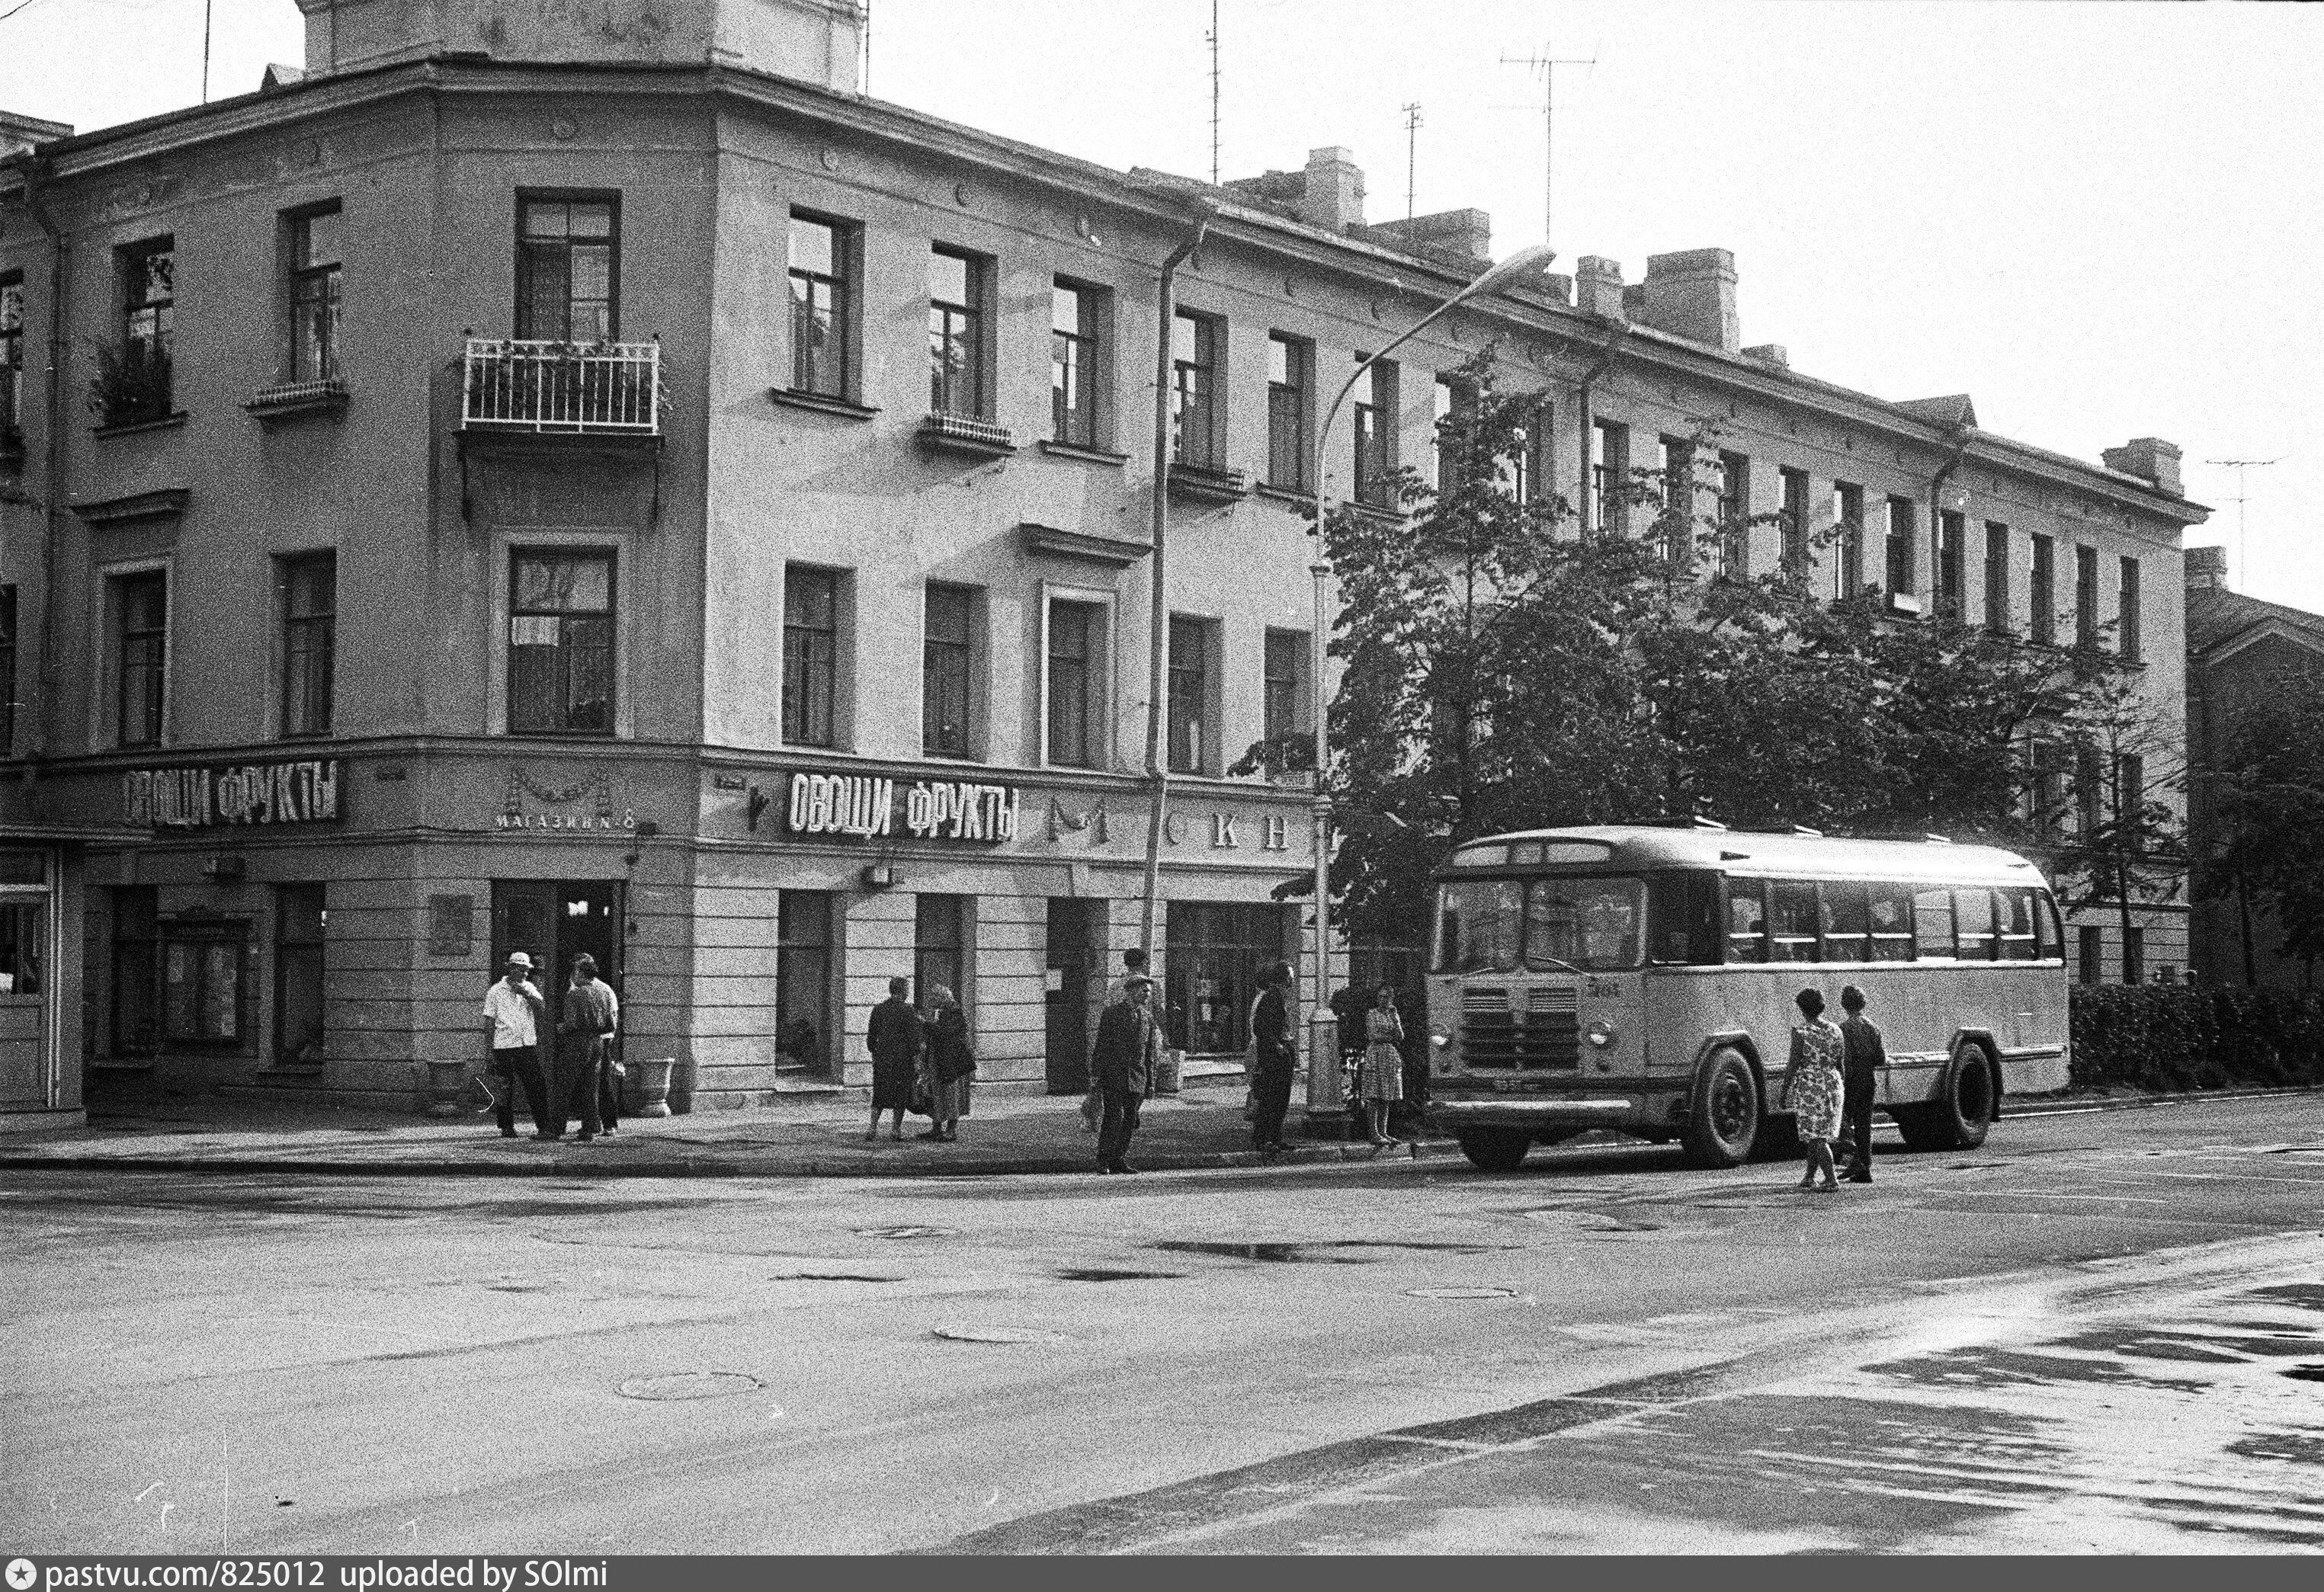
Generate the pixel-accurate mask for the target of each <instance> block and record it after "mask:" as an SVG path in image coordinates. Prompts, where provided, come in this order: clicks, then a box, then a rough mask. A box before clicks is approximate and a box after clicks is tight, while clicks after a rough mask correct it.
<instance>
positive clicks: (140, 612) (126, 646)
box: [113, 569, 170, 746]
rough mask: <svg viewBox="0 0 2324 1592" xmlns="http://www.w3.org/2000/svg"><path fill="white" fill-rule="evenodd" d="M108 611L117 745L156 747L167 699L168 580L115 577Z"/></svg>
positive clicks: (157, 574)
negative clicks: (114, 646)
mask: <svg viewBox="0 0 2324 1592" xmlns="http://www.w3.org/2000/svg"><path fill="white" fill-rule="evenodd" d="M113 612H114V624H115V632H116V634H117V636H118V638H119V641H118V645H119V648H120V650H119V652H118V653H117V654H116V655H115V674H116V676H117V678H116V681H115V685H116V687H117V690H118V695H117V697H116V700H115V713H116V715H117V717H116V720H115V722H116V724H117V727H118V729H119V732H120V734H119V737H118V741H119V744H121V745H123V746H159V745H161V718H162V710H163V707H164V706H165V704H167V703H168V701H169V695H170V693H169V675H170V663H169V645H170V634H169V631H170V577H169V576H168V575H166V574H165V573H163V572H162V571H161V570H158V569H149V570H144V571H142V572H140V573H139V574H136V575H118V576H116V577H115V580H114V583H113Z"/></svg>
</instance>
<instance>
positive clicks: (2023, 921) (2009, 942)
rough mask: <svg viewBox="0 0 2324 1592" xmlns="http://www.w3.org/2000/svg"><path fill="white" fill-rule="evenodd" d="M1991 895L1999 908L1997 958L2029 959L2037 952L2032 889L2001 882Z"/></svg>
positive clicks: (2015, 960) (2025, 960)
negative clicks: (1999, 922)
mask: <svg viewBox="0 0 2324 1592" xmlns="http://www.w3.org/2000/svg"><path fill="white" fill-rule="evenodd" d="M1993 896H1994V900H1995V901H1996V902H1997V904H1998V905H1999V906H2000V908H2001V960H2002V961H2004V962H2032V961H2033V959H2034V958H2035V957H2036V956H2039V955H2040V954H2041V952H2040V951H2039V949H2037V947H2036V945H2035V943H2034V930H2033V891H2032V890H2031V889H2028V888H2024V887H2023V886H2018V885H2005V886H2003V887H2002V888H2000V889H1997V890H1996V891H1994V892H1993Z"/></svg>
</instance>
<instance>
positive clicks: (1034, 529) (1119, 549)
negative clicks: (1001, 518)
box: [1017, 520, 1154, 569]
mask: <svg viewBox="0 0 2324 1592" xmlns="http://www.w3.org/2000/svg"><path fill="white" fill-rule="evenodd" d="M1017 535H1018V537H1019V538H1020V539H1021V540H1022V541H1023V542H1024V544H1025V550H1026V551H1027V552H1028V553H1047V554H1048V555H1049V556H1050V557H1054V558H1078V559H1080V560H1082V561H1083V562H1084V563H1088V564H1102V565H1105V566H1108V567H1109V568H1113V569H1124V568H1127V567H1129V566H1130V565H1132V564H1135V563H1137V562H1138V561H1139V559H1140V558H1143V557H1146V556H1147V555H1148V553H1151V552H1152V551H1153V550H1154V547H1153V544H1152V543H1150V542H1144V541H1131V540H1130V539H1128V538H1123V537H1112V536H1098V535H1095V534H1093V533H1092V532H1090V531H1086V530H1060V529H1057V528H1056V526H1054V525H1040V524H1037V523H1035V522H1034V521H1032V520H1025V521H1023V522H1022V523H1020V524H1019V526H1018V527H1017Z"/></svg>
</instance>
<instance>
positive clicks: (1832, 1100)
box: [1784, 989, 1848, 1194]
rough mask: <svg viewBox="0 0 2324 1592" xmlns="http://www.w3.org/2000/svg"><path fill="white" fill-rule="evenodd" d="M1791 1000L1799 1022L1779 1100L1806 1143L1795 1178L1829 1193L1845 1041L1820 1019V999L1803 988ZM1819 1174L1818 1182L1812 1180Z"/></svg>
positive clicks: (1833, 1181)
mask: <svg viewBox="0 0 2324 1592" xmlns="http://www.w3.org/2000/svg"><path fill="white" fill-rule="evenodd" d="M1795 998H1796V999H1797V1000H1798V1002H1799V1008H1800V1016H1801V1017H1802V1018H1803V1021H1802V1022H1801V1023H1800V1024H1799V1026H1796V1027H1794V1029H1793V1030H1792V1061H1791V1072H1790V1073H1789V1075H1788V1077H1787V1079H1786V1081H1785V1083H1784V1096H1785V1099H1786V1100H1788V1101H1789V1103H1790V1105H1791V1108H1792V1111H1793V1113H1794V1120H1796V1121H1797V1122H1798V1124H1799V1134H1800V1137H1802V1138H1803V1139H1804V1140H1806V1141H1807V1146H1808V1164H1807V1171H1806V1172H1805V1173H1803V1174H1802V1176H1801V1178H1800V1187H1802V1188H1803V1189H1813V1190H1814V1191H1815V1192H1818V1193H1820V1194H1821V1193H1829V1192H1831V1191H1832V1190H1834V1189H1837V1188H1838V1187H1840V1183H1839V1182H1838V1180H1836V1179H1835V1178H1834V1177H1833V1175H1832V1164H1831V1141H1832V1138H1833V1136H1835V1135H1837V1134H1838V1133H1839V1132H1840V1100H1841V1098H1842V1085H1841V1081H1840V1063H1841V1061H1842V1059H1843V1058H1844V1057H1845V1056H1846V1055H1847V1054H1848V1042H1847V1039H1846V1038H1845V1036H1843V1035H1841V1033H1840V1026H1839V1025H1838V1024H1836V1023H1834V1022H1832V1021H1831V1019H1829V1018H1827V1017H1825V1016H1824V1015H1823V996H1822V995H1821V994H1820V993H1819V992H1818V991H1816V990H1813V989H1803V990H1801V991H1800V992H1799V994H1798V996H1797V997H1795ZM1819 1173H1821V1176H1822V1180H1823V1181H1822V1182H1817V1181H1816V1179H1817V1176H1818V1174H1819Z"/></svg>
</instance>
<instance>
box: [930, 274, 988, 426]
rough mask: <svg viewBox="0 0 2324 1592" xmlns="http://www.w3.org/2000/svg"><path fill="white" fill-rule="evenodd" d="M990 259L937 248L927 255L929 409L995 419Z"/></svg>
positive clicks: (942, 412)
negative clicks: (990, 378)
mask: <svg viewBox="0 0 2324 1592" xmlns="http://www.w3.org/2000/svg"><path fill="white" fill-rule="evenodd" d="M991 278H992V271H991V262H989V261H986V260H984V259H982V258H981V257H980V256H977V255H973V254H964V253H957V252H955V251H954V250H950V249H945V248H936V249H932V250H930V251H929V253H928V408H929V410H931V411H932V412H934V413H936V414H939V415H965V416H968V417H971V418H973V419H990V418H991V415H990V405H989V404H988V402H987V400H986V393H987V391H988V390H989V383H988V382H987V381H986V360H985V328H986V325H987V321H986V316H985V300H986V298H987V296H988V294H989V293H990V291H991Z"/></svg>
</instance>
